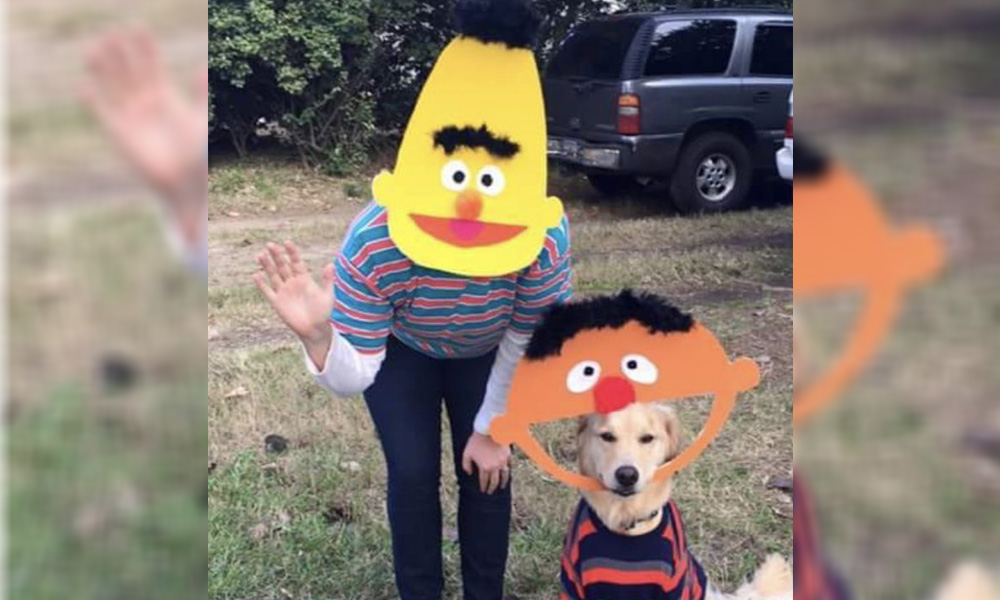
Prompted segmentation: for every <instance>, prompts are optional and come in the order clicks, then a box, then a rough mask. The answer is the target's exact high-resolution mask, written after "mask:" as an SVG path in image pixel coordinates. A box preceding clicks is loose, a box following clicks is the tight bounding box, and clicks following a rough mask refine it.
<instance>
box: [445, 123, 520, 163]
mask: <svg viewBox="0 0 1000 600" xmlns="http://www.w3.org/2000/svg"><path fill="white" fill-rule="evenodd" d="M438 146H441V147H442V148H444V153H445V154H447V155H449V156H450V155H451V153H452V152H454V151H455V149H456V148H458V147H460V146H465V147H466V148H482V149H483V150H486V151H487V152H489V153H490V154H491V155H492V156H495V157H497V158H510V157H512V156H514V155H515V154H517V153H518V151H519V150H520V149H521V147H520V146H519V145H518V144H517V142H512V141H510V140H509V139H507V138H506V137H504V136H502V135H498V134H496V133H493V132H492V131H490V129H489V127H487V126H486V125H481V126H480V127H479V129H476V128H475V127H469V126H468V125H466V126H465V127H455V126H454V125H447V126H445V127H442V128H441V129H438V130H437V131H435V132H434V147H435V148H436V147H438Z"/></svg>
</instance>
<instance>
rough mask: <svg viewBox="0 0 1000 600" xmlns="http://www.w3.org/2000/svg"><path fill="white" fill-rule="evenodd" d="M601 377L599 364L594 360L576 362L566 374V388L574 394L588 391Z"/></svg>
mask: <svg viewBox="0 0 1000 600" xmlns="http://www.w3.org/2000/svg"><path fill="white" fill-rule="evenodd" d="M600 378H601V365H600V364H598V363H597V361H594V360H585V361H583V362H579V363H577V364H576V365H575V366H574V367H573V368H572V369H570V370H569V373H568V374H567V375H566V389H568V390H569V391H570V392H572V393H574V394H582V393H583V392H586V391H589V390H590V389H591V388H593V387H594V386H595V385H597V380H598V379H600Z"/></svg>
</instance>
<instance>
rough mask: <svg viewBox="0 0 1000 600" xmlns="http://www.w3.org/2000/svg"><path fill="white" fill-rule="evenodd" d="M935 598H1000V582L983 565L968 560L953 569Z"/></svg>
mask: <svg viewBox="0 0 1000 600" xmlns="http://www.w3.org/2000/svg"><path fill="white" fill-rule="evenodd" d="M934 598H935V600H1000V582H998V581H997V579H995V578H994V577H993V575H992V574H991V573H990V572H989V571H987V570H986V568H984V567H983V566H982V565H980V564H978V563H974V562H966V563H962V564H960V565H958V566H956V567H955V568H954V569H952V571H951V574H950V575H949V576H948V578H947V579H945V582H944V584H943V585H942V586H941V588H940V589H939V590H938V593H937V595H935V596H934Z"/></svg>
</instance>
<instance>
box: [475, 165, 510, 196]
mask: <svg viewBox="0 0 1000 600" xmlns="http://www.w3.org/2000/svg"><path fill="white" fill-rule="evenodd" d="M506 184H507V180H506V179H504V176H503V171H501V170H500V168H499V167H494V166H493V165H489V166H487V167H483V168H482V169H480V170H479V174H478V175H476V187H477V188H479V191H480V192H482V193H484V194H488V195H490V196H496V195H497V194H499V193H500V192H502V191H503V188H504V186H505V185H506Z"/></svg>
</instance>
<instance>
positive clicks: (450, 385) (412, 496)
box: [365, 337, 511, 600]
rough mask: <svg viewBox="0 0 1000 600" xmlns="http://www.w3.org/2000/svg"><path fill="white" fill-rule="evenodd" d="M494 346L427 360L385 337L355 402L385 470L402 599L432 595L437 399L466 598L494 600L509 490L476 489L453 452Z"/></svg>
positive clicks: (438, 576)
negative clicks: (453, 487)
mask: <svg viewBox="0 0 1000 600" xmlns="http://www.w3.org/2000/svg"><path fill="white" fill-rule="evenodd" d="M494 356H495V352H490V353H489V354H487V355H485V356H480V357H477V358H470V359H440V358H432V357H430V356H427V355H425V354H422V353H420V352H418V351H416V350H413V349H411V348H409V347H408V346H405V345H404V344H403V343H402V342H400V341H399V340H397V339H395V338H393V337H390V338H389V343H388V347H387V349H386V357H385V361H384V362H383V363H382V367H381V368H380V369H379V372H378V375H377V376H376V378H375V383H373V384H372V385H371V387H369V388H368V390H366V391H365V402H366V403H367V404H368V411H369V412H370V413H371V416H372V420H373V421H374V422H375V429H376V431H377V432H378V436H379V439H380V441H381V443H382V451H383V453H384V454H385V462H386V467H387V470H388V476H389V477H388V478H389V482H388V483H389V490H388V503H387V505H388V510H389V526H390V528H391V529H392V554H393V561H394V563H395V572H396V587H397V589H398V590H399V595H400V598H402V600H439V599H440V598H441V596H442V591H443V587H444V575H443V571H442V564H441V563H442V558H441V529H442V527H441V496H440V483H441V403H442V400H444V406H445V409H446V410H447V411H448V420H449V421H450V423H451V441H452V448H453V450H454V453H455V475H456V476H457V477H458V487H459V500H458V538H459V544H460V548H461V554H462V588H463V597H464V598H465V599H466V600H500V598H502V596H503V576H504V570H505V569H506V564H507V543H508V536H509V527H510V507H511V501H510V486H508V487H507V488H505V489H503V490H500V491H498V492H496V493H495V494H492V495H490V494H484V493H483V492H480V491H479V476H478V474H477V473H473V475H472V476H469V475H466V474H465V473H464V472H463V471H462V464H461V463H462V451H463V450H464V449H465V443H466V442H467V441H468V439H469V436H470V435H471V434H472V422H473V420H474V419H475V417H476V413H477V412H478V411H479V406H480V404H482V400H483V394H484V392H485V390H486V380H487V378H488V377H489V374H490V370H491V368H492V366H493V359H494Z"/></svg>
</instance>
